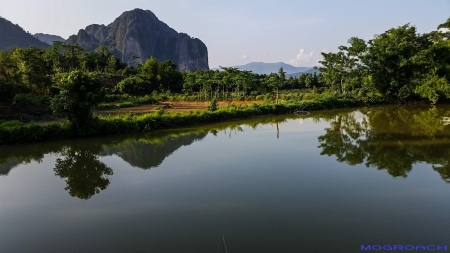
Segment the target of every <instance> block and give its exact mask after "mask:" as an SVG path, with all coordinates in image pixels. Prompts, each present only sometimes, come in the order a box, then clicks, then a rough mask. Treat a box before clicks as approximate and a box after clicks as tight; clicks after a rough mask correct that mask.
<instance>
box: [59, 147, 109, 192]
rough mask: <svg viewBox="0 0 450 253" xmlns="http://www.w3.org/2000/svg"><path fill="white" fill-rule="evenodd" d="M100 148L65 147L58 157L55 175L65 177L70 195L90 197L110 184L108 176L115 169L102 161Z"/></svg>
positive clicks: (66, 188)
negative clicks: (99, 157)
mask: <svg viewBox="0 0 450 253" xmlns="http://www.w3.org/2000/svg"><path fill="white" fill-rule="evenodd" d="M98 152H99V150H90V149H84V148H81V147H65V148H63V149H62V150H61V152H60V155H61V156H63V158H58V159H56V164H55V168H54V171H55V175H57V176H59V177H61V178H63V179H65V181H66V187H65V188H64V189H65V190H66V191H68V192H69V194H70V196H72V197H77V198H80V199H89V198H91V197H92V196H94V195H95V194H98V193H100V191H101V190H105V189H106V187H108V185H109V179H108V176H111V175H112V174H113V170H112V169H111V168H110V167H108V166H106V164H104V163H102V162H100V161H99V160H98V157H97V153H98Z"/></svg>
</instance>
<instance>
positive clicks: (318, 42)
mask: <svg viewBox="0 0 450 253" xmlns="http://www.w3.org/2000/svg"><path fill="white" fill-rule="evenodd" d="M0 3H1V5H2V8H1V9H0V16H1V17H3V18H6V19H8V20H9V21H11V22H12V23H14V24H18V25H20V26H21V27H22V28H23V29H24V30H25V31H29V32H30V33H32V34H35V33H45V34H52V35H59V36H61V37H63V38H64V39H67V38H68V37H69V36H70V35H72V34H76V33H77V32H78V30H79V29H84V28H85V27H86V26H88V25H90V24H105V25H107V24H109V23H111V22H113V21H114V19H115V18H117V17H118V16H120V15H121V14H122V13H123V12H125V11H129V10H132V9H135V8H140V9H145V10H151V11H152V12H153V13H155V15H156V16H157V17H158V18H159V19H160V20H161V21H163V22H165V23H166V24H167V25H169V26H170V27H172V28H173V29H175V30H176V31H178V32H183V33H187V34H189V35H190V36H192V37H196V38H199V39H201V40H202V41H203V42H204V43H205V44H206V46H207V47H208V54H209V66H210V68H217V67H219V65H221V66H238V65H245V64H247V63H250V62H266V63H277V62H284V63H287V64H290V65H293V66H296V67H299V66H302V67H308V66H311V67H312V66H315V65H317V61H318V60H319V59H320V58H321V55H320V52H323V51H325V52H334V51H336V50H337V47H338V46H340V45H345V44H346V42H347V40H348V39H349V38H350V37H360V38H362V39H365V40H368V39H371V38H373V36H374V35H375V34H380V33H383V32H384V31H386V30H388V29H390V28H392V27H398V26H401V25H404V24H406V23H410V24H411V25H414V26H416V27H417V29H418V31H419V32H420V33H425V32H430V31H432V30H436V27H437V26H438V25H439V24H440V23H443V22H444V21H446V20H447V18H449V17H450V15H449V14H450V1H448V0H435V1H433V4H430V1H427V0H414V1H407V2H406V1H387V0H378V1H375V0H372V1H358V0H342V1H330V0H328V1H325V0H322V1H314V2H312V1H294V0H285V1H283V2H282V3H281V2H279V1H274V0H261V1H258V2H253V1H245V2H243V1H236V0H231V1H227V2H213V1H209V2H205V1H200V0H189V1H188V0H166V1H152V0H147V1H144V0H128V1H125V0H119V1H114V4H110V2H106V1H104V0H92V1H87V0H80V1H76V2H74V1H68V0H60V1H55V0H35V1H32V2H30V1H26V0H15V1H12V0H0Z"/></svg>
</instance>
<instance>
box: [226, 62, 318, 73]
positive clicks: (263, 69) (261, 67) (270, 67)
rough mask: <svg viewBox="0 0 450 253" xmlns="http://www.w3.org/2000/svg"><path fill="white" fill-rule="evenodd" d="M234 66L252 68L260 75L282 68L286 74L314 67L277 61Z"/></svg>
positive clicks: (248, 69) (243, 68)
mask: <svg viewBox="0 0 450 253" xmlns="http://www.w3.org/2000/svg"><path fill="white" fill-rule="evenodd" d="M233 68H238V69H239V70H247V71H250V70H251V71H252V72H253V73H256V74H260V75H262V74H270V73H278V70H279V69H280V68H283V71H284V72H286V74H294V73H298V72H305V71H308V70H311V69H312V67H294V66H292V65H289V64H286V63H284V62H276V63H265V62H250V63H247V64H245V65H242V66H233Z"/></svg>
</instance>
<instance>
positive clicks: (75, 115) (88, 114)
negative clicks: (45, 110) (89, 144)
mask: <svg viewBox="0 0 450 253" xmlns="http://www.w3.org/2000/svg"><path fill="white" fill-rule="evenodd" d="M60 87H61V92H60V94H58V95H56V96H55V97H54V98H53V100H52V104H51V108H52V109H53V112H54V113H55V114H58V115H61V116H64V117H65V118H67V119H68V120H69V123H70V127H71V129H72V131H74V132H76V133H77V134H81V135H85V134H87V133H88V131H89V130H90V127H91V123H92V121H93V120H94V117H93V114H92V109H93V108H94V107H95V106H96V105H97V104H98V103H99V101H100V99H101V97H102V92H101V85H100V82H99V81H98V80H96V79H94V78H91V77H89V76H88V75H86V74H85V73H84V72H81V71H73V72H71V73H70V74H69V75H68V76H67V77H66V78H64V79H63V80H62V81H61V85H60Z"/></svg>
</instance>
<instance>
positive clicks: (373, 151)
mask: <svg viewBox="0 0 450 253" xmlns="http://www.w3.org/2000/svg"><path fill="white" fill-rule="evenodd" d="M446 113H447V111H446V110H441V111H439V110H438V109H437V108H436V107H432V108H429V109H427V110H423V109H420V108H419V107H412V108H411V107H408V109H406V108H403V107H387V108H364V109H361V110H359V111H356V112H350V113H344V114H337V115H335V116H334V118H333V119H331V120H330V127H328V128H326V129H325V132H326V133H325V134H324V135H322V136H319V137H318V139H319V143H320V145H319V148H322V152H321V154H322V155H328V156H335V157H336V158H337V161H339V162H345V163H347V164H349V165H357V164H362V163H364V164H365V165H366V166H367V167H374V168H377V169H379V170H386V171H387V172H388V173H389V174H390V175H392V176H394V177H406V176H407V175H408V173H409V172H410V171H411V169H412V167H413V165H414V164H416V163H420V162H425V163H428V164H431V165H432V166H431V167H432V168H433V169H434V170H435V171H436V172H438V173H439V174H440V175H441V177H442V179H443V180H444V181H445V182H447V183H449V182H450V165H449V162H450V157H449V154H450V128H449V127H447V126H444V125H443V124H442V122H440V119H441V117H442V116H447V115H446Z"/></svg>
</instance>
